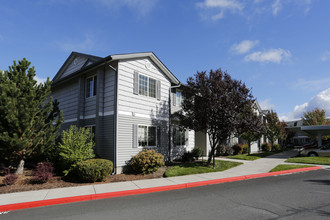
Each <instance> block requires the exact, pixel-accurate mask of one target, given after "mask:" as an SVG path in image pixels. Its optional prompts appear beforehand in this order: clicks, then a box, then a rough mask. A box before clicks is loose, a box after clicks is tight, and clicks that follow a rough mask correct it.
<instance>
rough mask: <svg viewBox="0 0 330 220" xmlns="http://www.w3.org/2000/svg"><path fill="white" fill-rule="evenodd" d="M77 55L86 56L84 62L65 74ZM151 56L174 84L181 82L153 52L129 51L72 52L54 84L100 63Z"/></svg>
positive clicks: (55, 78)
mask: <svg viewBox="0 0 330 220" xmlns="http://www.w3.org/2000/svg"><path fill="white" fill-rule="evenodd" d="M77 57H80V58H84V59H85V61H84V64H83V65H81V66H79V67H78V68H77V69H75V71H73V72H70V73H69V74H67V75H63V74H64V73H65V71H66V70H67V69H68V67H69V66H70V65H71V64H72V62H73V61H74V59H76V58H77ZM143 57H149V58H150V59H151V60H152V61H153V62H154V63H155V64H156V65H157V67H158V68H159V69H160V70H161V71H162V72H163V73H164V74H165V75H166V76H167V77H168V78H169V79H170V80H171V83H173V84H179V83H180V81H179V80H178V79H177V78H176V77H175V76H174V75H173V73H172V72H171V71H170V70H169V69H168V68H167V67H166V66H165V65H164V64H163V63H162V62H161V61H160V59H158V57H157V56H156V55H155V54H154V53H153V52H143V53H129V54H116V55H109V56H107V57H104V58H102V57H97V56H92V55H88V54H83V53H78V52H72V53H71V54H70V56H69V57H68V58H67V60H66V61H65V62H64V64H63V65H62V67H61V68H60V70H59V71H58V72H57V74H56V75H55V77H54V78H53V85H56V84H58V83H61V82H62V81H64V80H66V79H68V78H72V77H75V76H78V75H79V74H81V73H84V72H85V71H88V70H90V69H92V68H94V67H96V66H98V65H104V64H106V63H107V62H110V61H115V60H127V59H134V58H143Z"/></svg>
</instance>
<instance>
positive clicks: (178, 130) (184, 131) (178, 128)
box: [174, 126, 187, 146]
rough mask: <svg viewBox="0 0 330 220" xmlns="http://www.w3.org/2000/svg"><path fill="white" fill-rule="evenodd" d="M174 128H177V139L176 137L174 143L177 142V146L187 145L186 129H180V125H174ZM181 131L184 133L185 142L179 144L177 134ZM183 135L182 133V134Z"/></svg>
mask: <svg viewBox="0 0 330 220" xmlns="http://www.w3.org/2000/svg"><path fill="white" fill-rule="evenodd" d="M174 129H175V137H174V138H175V139H174V143H175V146H186V144H187V143H186V142H187V139H186V138H187V137H186V131H187V130H186V129H180V127H178V126H174ZM180 133H182V134H183V136H184V144H181V143H180V144H177V142H176V140H177V135H178V134H180ZM180 136H181V135H180ZM179 138H180V140H181V139H182V137H179Z"/></svg>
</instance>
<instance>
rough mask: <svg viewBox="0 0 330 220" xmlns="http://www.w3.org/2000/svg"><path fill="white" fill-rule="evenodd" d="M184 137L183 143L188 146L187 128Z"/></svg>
mask: <svg viewBox="0 0 330 220" xmlns="http://www.w3.org/2000/svg"><path fill="white" fill-rule="evenodd" d="M184 138H185V145H186V146H187V147H188V146H189V129H187V130H186V131H185V134H184Z"/></svg>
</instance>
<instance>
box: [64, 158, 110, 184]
mask: <svg viewBox="0 0 330 220" xmlns="http://www.w3.org/2000/svg"><path fill="white" fill-rule="evenodd" d="M112 170H113V163H112V162H111V161H110V160H106V159H90V160H85V161H81V162H79V163H77V164H75V165H74V166H73V167H72V169H71V170H70V175H71V174H72V175H74V176H75V177H77V178H78V180H79V181H81V182H88V183H93V182H102V181H105V180H106V178H107V176H109V175H110V174H111V172H112Z"/></svg>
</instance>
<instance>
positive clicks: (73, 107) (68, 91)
mask: <svg viewBox="0 0 330 220" xmlns="http://www.w3.org/2000/svg"><path fill="white" fill-rule="evenodd" d="M78 94H79V93H78V79H75V80H71V81H70V82H67V83H64V84H62V85H60V86H58V87H56V88H55V89H53V93H52V96H53V98H54V99H57V100H58V101H59V103H60V105H59V107H60V110H62V112H63V117H64V120H72V119H77V108H78Z"/></svg>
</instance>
